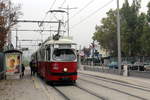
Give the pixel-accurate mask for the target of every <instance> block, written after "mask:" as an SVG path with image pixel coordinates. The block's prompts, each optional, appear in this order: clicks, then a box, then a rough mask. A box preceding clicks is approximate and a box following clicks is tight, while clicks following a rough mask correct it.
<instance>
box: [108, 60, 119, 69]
mask: <svg viewBox="0 0 150 100" xmlns="http://www.w3.org/2000/svg"><path fill="white" fill-rule="evenodd" d="M108 67H109V68H114V69H118V62H116V61H112V62H111V63H110V64H108Z"/></svg>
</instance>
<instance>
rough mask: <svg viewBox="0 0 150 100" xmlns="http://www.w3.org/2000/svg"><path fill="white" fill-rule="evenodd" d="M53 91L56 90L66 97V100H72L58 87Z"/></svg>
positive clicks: (54, 87)
mask: <svg viewBox="0 0 150 100" xmlns="http://www.w3.org/2000/svg"><path fill="white" fill-rule="evenodd" d="M53 89H55V90H56V91H57V92H58V93H59V94H60V95H61V96H63V97H64V99H65V100H71V98H69V97H68V96H67V95H65V94H64V93H63V92H62V91H61V90H60V89H58V88H57V87H56V86H53Z"/></svg>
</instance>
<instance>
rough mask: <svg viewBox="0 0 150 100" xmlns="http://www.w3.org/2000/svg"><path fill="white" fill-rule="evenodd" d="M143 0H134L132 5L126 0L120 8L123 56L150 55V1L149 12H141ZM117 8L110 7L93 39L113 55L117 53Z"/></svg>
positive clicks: (149, 4) (97, 27)
mask: <svg viewBox="0 0 150 100" xmlns="http://www.w3.org/2000/svg"><path fill="white" fill-rule="evenodd" d="M140 3H141V0H133V2H132V4H131V5H130V4H129V2H128V0H125V2H124V4H123V6H122V8H121V9H120V19H121V53H122V55H123V56H142V55H147V56H150V53H149V52H148V51H149V50H150V45H149V44H150V40H149V38H150V26H149V25H148V20H149V19H150V2H149V3H148V6H147V7H148V12H147V14H145V13H139V9H140ZM116 18H117V14H116V10H112V9H110V10H109V11H108V12H107V17H106V18H103V19H102V25H100V26H96V32H95V33H94V36H93V39H95V40H97V41H98V42H99V44H100V45H101V46H102V47H103V48H104V49H106V50H108V51H110V53H111V54H112V55H117V27H116V26H117V23H116Z"/></svg>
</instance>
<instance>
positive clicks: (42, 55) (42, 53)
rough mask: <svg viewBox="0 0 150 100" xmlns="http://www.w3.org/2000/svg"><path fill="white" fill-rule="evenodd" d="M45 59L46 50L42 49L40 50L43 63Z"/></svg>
mask: <svg viewBox="0 0 150 100" xmlns="http://www.w3.org/2000/svg"><path fill="white" fill-rule="evenodd" d="M44 58H45V52H44V49H41V50H40V60H41V61H42V60H44Z"/></svg>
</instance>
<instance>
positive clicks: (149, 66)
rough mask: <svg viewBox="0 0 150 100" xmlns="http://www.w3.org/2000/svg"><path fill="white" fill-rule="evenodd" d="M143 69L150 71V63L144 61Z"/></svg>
mask: <svg viewBox="0 0 150 100" xmlns="http://www.w3.org/2000/svg"><path fill="white" fill-rule="evenodd" d="M144 70H145V71H150V63H147V62H146V63H144Z"/></svg>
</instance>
